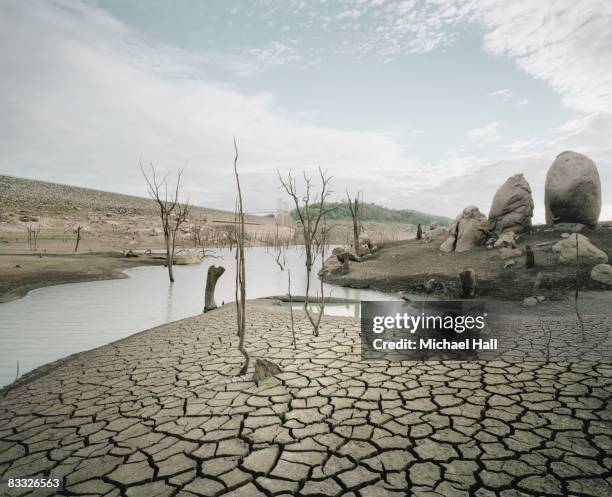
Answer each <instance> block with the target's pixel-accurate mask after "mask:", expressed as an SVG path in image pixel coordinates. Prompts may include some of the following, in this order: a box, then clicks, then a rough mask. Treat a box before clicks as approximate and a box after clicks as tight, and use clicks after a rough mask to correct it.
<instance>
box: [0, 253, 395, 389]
mask: <svg viewBox="0 0 612 497" xmlns="http://www.w3.org/2000/svg"><path fill="white" fill-rule="evenodd" d="M209 254H210V255H209ZM213 264H214V265H222V266H224V267H225V268H226V271H225V273H224V274H223V276H222V277H221V279H219V281H218V283H217V289H216V292H215V300H216V302H217V304H218V305H220V304H221V303H222V302H232V301H234V300H235V298H234V289H235V286H234V285H235V283H234V282H235V259H234V254H233V253H232V252H230V251H229V250H227V249H225V250H214V251H211V252H208V251H207V256H206V257H205V258H204V260H203V261H202V263H201V264H199V265H191V266H175V268H174V270H175V280H176V281H175V283H174V284H172V285H171V284H170V283H169V281H168V273H167V269H166V268H164V267H163V266H147V267H138V268H133V269H129V270H128V271H126V273H127V274H128V275H129V278H126V279H118V280H108V281H92V282H87V283H72V284H69V285H58V286H52V287H46V288H40V289H37V290H33V291H32V292H30V293H29V294H28V295H26V296H25V297H24V298H22V299H19V300H16V301H14V302H8V303H4V304H0V386H2V385H6V384H8V383H10V382H12V381H13V380H14V379H15V374H16V365H17V361H19V371H20V374H23V373H26V372H28V371H31V370H32V369H34V368H36V367H38V366H41V365H43V364H46V363H48V362H51V361H55V360H57V359H60V358H62V357H65V356H67V355H70V354H73V353H75V352H81V351H84V350H88V349H91V348H94V347H98V346H100V345H104V344H107V343H110V342H112V341H114V340H118V339H119V338H123V337H126V336H128V335H131V334H132V333H135V332H137V331H141V330H145V329H147V328H151V327H154V326H159V325H161V324H164V323H168V322H170V321H176V320H177V319H182V318H185V317H188V316H193V315H195V314H199V313H201V312H202V309H203V307H204V285H205V280H206V271H207V270H208V267H209V266H210V265H213ZM286 267H287V268H289V269H290V270H291V281H292V288H291V293H292V294H293V295H304V293H305V289H306V278H305V269H304V259H303V250H302V248H301V247H292V248H289V249H288V250H287V252H286ZM313 273H315V274H313V276H312V281H311V289H312V288H315V289H317V290H318V288H319V281H318V279H317V277H316V271H313ZM246 279H247V298H250V299H252V298H258V297H267V296H271V295H284V294H286V293H287V270H284V271H281V270H280V268H279V267H278V265H277V263H276V261H275V256H274V251H273V250H271V249H267V248H265V247H254V248H249V249H247V253H246ZM324 288H325V295H326V296H332V297H342V298H350V299H357V300H368V299H370V300H393V299H396V298H397V297H396V296H393V295H389V294H382V293H379V292H374V291H370V290H356V289H351V288H341V287H337V286H332V285H325V286H324ZM311 293H312V292H311ZM326 313H329V314H338V315H350V316H356V317H358V316H359V306H358V305H357V304H342V305H328V306H327V307H326Z"/></svg>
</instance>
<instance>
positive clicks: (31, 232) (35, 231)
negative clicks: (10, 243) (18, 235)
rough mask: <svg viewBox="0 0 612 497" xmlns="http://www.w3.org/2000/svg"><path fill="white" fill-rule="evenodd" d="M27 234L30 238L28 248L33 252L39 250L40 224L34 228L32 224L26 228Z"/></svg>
mask: <svg viewBox="0 0 612 497" xmlns="http://www.w3.org/2000/svg"><path fill="white" fill-rule="evenodd" d="M26 233H27V236H28V246H29V247H30V250H31V251H32V252H36V251H37V250H38V238H39V237H40V224H37V225H36V226H34V225H33V224H32V223H30V224H28V225H27V226H26Z"/></svg>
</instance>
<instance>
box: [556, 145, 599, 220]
mask: <svg viewBox="0 0 612 497" xmlns="http://www.w3.org/2000/svg"><path fill="white" fill-rule="evenodd" d="M544 204H545V207H546V223H547V224H553V223H582V224H584V225H586V226H588V227H590V228H592V227H594V226H595V225H596V224H597V221H598V220H599V214H600V212H601V181H600V179H599V172H598V171H597V166H595V163H594V162H593V161H592V160H591V159H589V158H588V157H587V156H586V155H582V154H579V153H576V152H571V151H566V152H563V153H561V154H559V155H558V156H557V158H556V159H555V161H554V162H553V163H552V166H550V169H549V170H548V173H547V174H546V185H545V189H544Z"/></svg>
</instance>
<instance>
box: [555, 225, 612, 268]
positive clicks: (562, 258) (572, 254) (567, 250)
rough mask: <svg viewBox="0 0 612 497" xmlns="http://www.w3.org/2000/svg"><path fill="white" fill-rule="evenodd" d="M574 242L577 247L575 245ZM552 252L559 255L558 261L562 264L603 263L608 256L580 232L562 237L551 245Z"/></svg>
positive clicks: (606, 260)
mask: <svg viewBox="0 0 612 497" xmlns="http://www.w3.org/2000/svg"><path fill="white" fill-rule="evenodd" d="M576 244H577V245H578V247H576ZM552 250H553V252H555V253H556V254H557V255H558V256H559V262H561V263H563V264H576V255H577V256H578V264H580V265H593V264H605V263H606V262H608V256H607V255H606V253H605V252H604V251H603V250H600V249H598V248H597V247H596V246H595V245H593V244H592V243H591V241H590V240H589V239H588V238H587V237H586V236H584V235H581V234H580V233H574V234H572V235H571V236H569V237H568V238H564V239H563V240H561V241H560V242H557V243H556V244H555V245H553V247H552Z"/></svg>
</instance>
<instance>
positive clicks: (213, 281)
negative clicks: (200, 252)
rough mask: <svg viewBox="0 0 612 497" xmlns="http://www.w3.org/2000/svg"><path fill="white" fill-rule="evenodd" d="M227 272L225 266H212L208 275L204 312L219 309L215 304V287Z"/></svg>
mask: <svg viewBox="0 0 612 497" xmlns="http://www.w3.org/2000/svg"><path fill="white" fill-rule="evenodd" d="M224 272H225V268H224V267H223V266H218V267H217V266H210V267H209V268H208V273H207V275H206V290H205V292H204V312H209V311H212V310H213V309H216V308H217V304H216V302H215V287H216V286H217V280H218V279H219V278H221V275H222V274H223V273H224Z"/></svg>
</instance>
